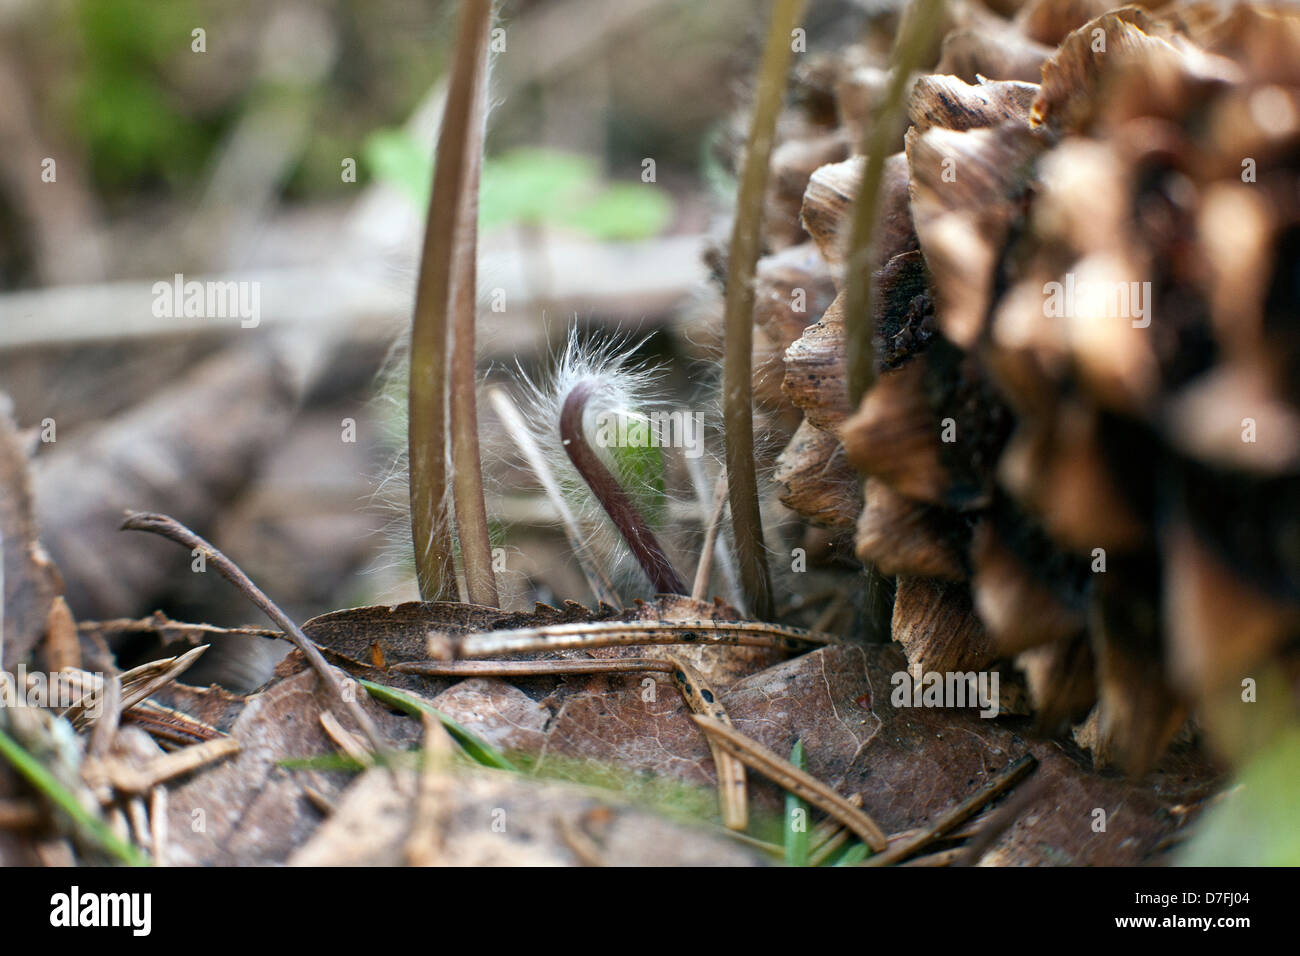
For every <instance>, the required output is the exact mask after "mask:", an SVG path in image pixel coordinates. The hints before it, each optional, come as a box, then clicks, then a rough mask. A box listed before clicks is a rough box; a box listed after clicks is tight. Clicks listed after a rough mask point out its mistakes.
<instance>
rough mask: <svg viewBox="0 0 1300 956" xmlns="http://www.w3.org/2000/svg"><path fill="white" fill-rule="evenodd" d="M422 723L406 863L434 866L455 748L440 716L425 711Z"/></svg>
mask: <svg viewBox="0 0 1300 956" xmlns="http://www.w3.org/2000/svg"><path fill="white" fill-rule="evenodd" d="M420 721H421V723H422V724H423V726H424V749H423V750H422V751H421V755H420V776H419V780H418V783H417V787H418V789H417V791H416V796H415V808H414V810H413V811H412V815H411V832H410V834H409V835H408V836H407V840H406V862H407V863H409V864H410V865H411V866H433V865H434V864H435V863H437V861H438V859H439V858H440V857H441V856H442V849H443V828H444V826H445V819H444V815H445V810H444V805H445V802H446V796H447V791H448V787H447V782H446V771H447V768H448V766H449V765H450V764H451V757H452V754H453V752H454V751H455V749H456V748H455V745H454V744H453V743H452V740H451V737H450V735H449V734H448V733H447V729H446V728H445V727H443V725H442V722H441V721H439V720H438V718H437V716H435V715H434V714H431V713H428V712H427V711H426V712H424V713H422V714H421V715H420Z"/></svg>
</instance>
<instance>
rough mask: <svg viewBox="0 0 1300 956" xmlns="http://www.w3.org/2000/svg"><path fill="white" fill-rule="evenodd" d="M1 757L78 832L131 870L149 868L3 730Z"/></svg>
mask: <svg viewBox="0 0 1300 956" xmlns="http://www.w3.org/2000/svg"><path fill="white" fill-rule="evenodd" d="M0 756H3V757H4V758H5V759H6V760H8V761H9V762H10V763H11V764H13V767H14V769H15V770H17V771H18V772H19V773H20V774H22V776H23V777H24V778H25V779H26V780H27V782H28V783H30V784H31V785H32V786H33V787H35V788H36V789H37V790H39V791H40V792H41V793H43V794H44V795H45V796H46V797H48V798H49V800H50V801H51V802H52V803H53V804H54V805H55V806H57V807H58V808H59V809H60V810H62V811H63V812H64V813H66V814H67V815H68V816H69V817H71V818H72V821H73V823H75V824H76V825H77V828H78V829H79V830H80V831H81V832H82V833H84V834H86V835H87V836H88V837H90V838H91V839H92V840H94V841H95V842H96V843H97V844H99V845H100V846H101V847H103V849H104V850H105V851H106V852H107V853H110V854H112V855H113V856H115V857H117V858H118V859H119V860H121V861H122V862H123V863H125V864H127V865H128V866H149V865H150V860H149V858H148V857H147V856H145V855H144V854H143V853H141V852H140V851H139V850H137V849H136V848H135V847H133V846H131V844H129V843H126V842H123V841H122V840H121V839H119V838H118V836H117V834H115V833H114V832H113V831H112V830H110V829H109V827H108V824H106V823H105V822H104V821H103V820H100V819H99V818H98V817H96V816H95V815H94V814H92V813H91V812H90V811H89V810H87V809H86V808H85V807H83V806H82V805H81V803H80V802H79V801H78V800H77V798H76V796H75V795H73V793H72V792H71V791H70V790H68V788H67V787H65V786H64V785H63V784H61V783H59V781H58V780H57V779H55V777H54V775H53V774H52V773H50V772H49V771H48V770H46V769H45V767H44V766H42V765H41V762H40V761H39V760H37V759H36V758H35V757H33V756H32V755H31V754H29V753H28V752H27V751H26V750H24V749H23V747H22V745H20V744H19V743H18V741H16V740H14V739H13V738H12V737H10V736H9V735H8V734H6V733H5V732H4V731H3V730H0Z"/></svg>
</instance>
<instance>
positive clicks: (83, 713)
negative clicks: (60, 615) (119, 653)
mask: <svg viewBox="0 0 1300 956" xmlns="http://www.w3.org/2000/svg"><path fill="white" fill-rule="evenodd" d="M209 646H210V645H207V644H200V645H199V646H198V647H193V648H190V650H188V651H186V652H185V653H184V654H181V655H180V656H179V657H164V658H161V659H160V660H156V661H149V662H148V663H147V664H141V665H140V666H139V667H133V668H131V669H130V670H129V671H124V672H123V673H122V674H120V675H118V676H117V677H116V678H114V679H115V680H116V681H117V682H118V683H119V685H120V694H121V697H120V704H119V707H118V710H119V713H121V712H125V711H127V710H130V709H131V708H132V707H135V706H136V705H137V704H139V703H142V702H143V701H144V700H145V699H146V698H147V697H149V696H151V695H152V694H154V693H155V692H157V691H158V690H159V689H160V688H163V687H166V686H167V685H168V684H170V683H171V682H172V681H174V680H175V679H176V678H178V677H180V675H181V674H183V673H185V672H186V671H187V670H189V669H190V667H191V666H192V665H193V664H194V663H195V662H196V661H197V660H198V659H199V658H200V657H202V656H203V654H204V652H205V651H207V649H208V647H209ZM59 674H60V677H61V678H63V679H66V680H68V681H69V682H70V683H72V684H74V686H79V685H80V684H81V683H83V682H85V681H89V682H90V684H91V689H90V690H89V691H88V692H85V693H83V695H82V696H81V697H80V698H79V699H78V700H77V701H76V702H75V703H73V704H72V706H70V707H68V708H66V709H65V710H64V711H63V712H62V714H61V715H60V716H62V717H64V718H66V719H67V720H69V721H71V722H72V726H74V727H76V728H77V729H78V730H80V729H81V728H83V727H85V726H87V725H88V724H90V723H91V718H90V717H89V712H90V710H91V709H92V708H94V707H95V706H96V705H97V704H99V703H100V698H102V697H103V696H104V693H105V687H106V684H105V682H104V681H103V680H102V679H100V678H98V677H96V676H95V675H93V674H89V673H87V672H86V671H81V670H77V671H60V672H59ZM97 719H98V720H102V719H103V713H101V716H100V717H99V718H97Z"/></svg>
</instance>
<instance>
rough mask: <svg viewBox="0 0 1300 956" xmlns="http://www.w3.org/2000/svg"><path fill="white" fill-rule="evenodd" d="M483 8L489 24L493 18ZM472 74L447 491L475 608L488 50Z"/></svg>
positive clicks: (492, 595)
mask: <svg viewBox="0 0 1300 956" xmlns="http://www.w3.org/2000/svg"><path fill="white" fill-rule="evenodd" d="M484 6H486V7H487V11H488V12H487V16H488V19H489V22H490V20H491V14H492V4H491V2H490V0H488V2H487V3H486V4H484ZM479 58H480V62H479V65H478V69H476V70H475V71H474V74H475V80H476V82H475V84H474V91H473V109H472V110H471V111H470V115H469V129H468V130H467V135H466V143H465V148H466V153H467V155H466V157H465V163H466V173H465V189H464V192H463V194H462V197H461V198H462V202H463V208H462V210H461V216H460V222H459V223H458V235H457V239H456V244H455V245H456V249H455V259H454V262H455V271H454V275H453V283H452V286H453V289H454V296H455V299H454V302H455V309H454V316H453V319H452V323H453V328H452V351H451V466H452V472H451V490H452V499H453V502H454V504H455V512H456V537H457V538H458V539H459V541H460V557H461V562H462V564H463V565H464V568H465V593H466V596H467V597H468V598H469V600H470V602H471V603H473V604H482V605H484V606H486V607H497V606H498V605H499V604H500V600H499V598H498V596H497V582H496V575H495V574H494V573H493V571H492V543H491V539H490V537H489V535H488V520H487V505H486V503H485V502H484V500H483V462H482V459H481V458H480V456H479V444H478V401H477V398H476V394H475V382H474V324H475V320H476V319H477V317H478V193H479V181H480V179H481V178H482V171H483V124H484V122H485V121H486V120H485V116H484V113H485V111H486V109H487V46H486V45H483V46H482V47H481V48H480V50H479Z"/></svg>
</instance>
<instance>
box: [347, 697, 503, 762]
mask: <svg viewBox="0 0 1300 956" xmlns="http://www.w3.org/2000/svg"><path fill="white" fill-rule="evenodd" d="M361 686H362V687H364V688H365V689H366V690H367V691H369V693H370V696H371V697H373V698H375V700H377V701H380V702H381V703H384V704H387V705H388V706H389V707H393V708H396V709H397V710H400V711H403V712H404V713H407V714H410V715H411V716H413V717H418V716H419V715H420V714H432V715H433V716H434V717H437V718H438V720H440V721H441V722H442V725H443V726H444V727H446V728H447V732H448V733H449V734H451V736H452V737H453V738H454V739H455V741H456V743H458V744H460V746H461V749H463V750H464V751H465V753H466V754H467V755H468V756H469V757H470V759H472V760H473V761H474V762H475V763H480V764H482V765H483V766H485V767H492V768H494V769H496V770H511V771H515V772H517V771H518V770H519V768H518V767H516V766H515V765H514V764H513V763H511V762H510V761H509V760H507V759H506V757H505V756H504V755H503V754H502V753H501V752H500V751H498V750H497V749H496V748H495V747H493V746H492V745H491V744H490V743H488V742H487V741H486V740H484V739H483V738H482V737H480V736H478V734H475V733H474V732H473V731H470V730H467V729H465V728H464V727H462V726H461V725H460V724H458V723H457V722H456V721H454V720H452V719H451V718H450V717H448V716H447V715H446V714H444V713H443V712H442V711H440V710H438V708H436V707H432V706H430V705H429V704H426V703H425V702H424V701H422V700H419V699H418V698H416V697H412V696H411V695H410V694H407V693H406V692H405V691H400V690H398V689H397V688H396V687H386V686H385V685H383V684H376V683H373V682H372V681H368V680H363V681H361Z"/></svg>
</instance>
